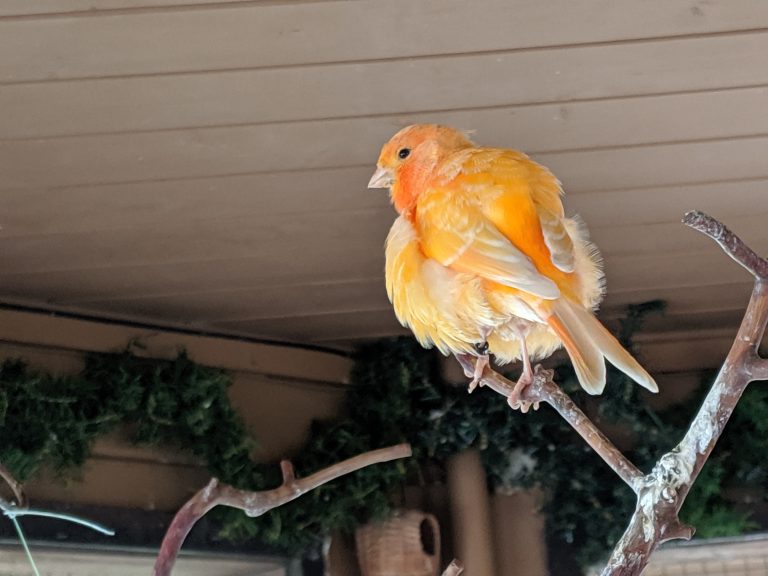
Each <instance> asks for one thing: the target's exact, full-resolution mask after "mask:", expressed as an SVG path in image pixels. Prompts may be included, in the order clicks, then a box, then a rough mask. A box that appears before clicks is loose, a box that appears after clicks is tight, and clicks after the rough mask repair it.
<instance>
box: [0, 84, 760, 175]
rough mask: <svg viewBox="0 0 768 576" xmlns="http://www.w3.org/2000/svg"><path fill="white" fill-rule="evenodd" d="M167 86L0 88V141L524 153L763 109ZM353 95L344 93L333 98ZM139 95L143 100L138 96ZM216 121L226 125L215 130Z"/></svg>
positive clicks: (362, 154)
mask: <svg viewBox="0 0 768 576" xmlns="http://www.w3.org/2000/svg"><path fill="white" fill-rule="evenodd" d="M153 84H158V85H157V86H154V87H153V86H152V85H153ZM161 84H167V86H166V87H167V88H169V89H170V92H164V91H163V90H161V89H160V88H161V86H160V85H161ZM176 84H177V85H174V82H173V80H172V79H171V81H170V82H169V79H168V78H160V79H157V78H150V79H147V78H141V79H134V80H131V81H123V82H104V81H93V82H56V83H49V84H31V85H20V86H6V87H4V88H3V90H2V91H0V109H3V110H5V111H6V116H5V118H4V120H3V122H2V124H0V140H3V139H17V138H23V139H30V138H46V137H54V136H56V137H58V136H65V135H86V134H94V135H95V134H98V133H103V134H112V133H115V132H132V131H151V130H164V131H165V130H179V133H182V134H183V132H181V130H184V129H190V128H200V127H210V128H211V129H210V130H200V131H197V130H196V131H194V132H192V133H190V136H189V139H190V140H193V139H195V138H199V139H203V141H204V140H205V139H207V140H210V141H211V142H222V141H225V140H227V139H229V140H232V141H234V142H237V141H238V140H242V139H247V146H248V152H249V153H250V154H252V155H253V156H256V157H259V158H263V159H265V161H268V160H270V159H274V158H276V157H280V156H282V157H288V158H293V159H294V160H295V159H297V158H310V159H312V161H313V163H315V164H317V163H318V162H325V163H327V164H331V165H338V164H350V163H364V162H368V161H370V158H371V156H374V155H375V154H376V152H377V151H378V149H379V147H380V146H381V144H382V142H384V141H385V140H386V139H388V138H389V136H390V135H391V134H392V133H393V132H394V131H396V130H398V129H399V128H400V127H402V126H404V125H406V124H410V123H416V122H434V123H442V124H448V125H451V126H457V127H461V128H463V129H471V130H474V131H475V134H476V136H475V137H476V139H477V140H479V141H480V142H482V143H484V144H487V145H499V146H507V147H518V148H523V149H525V150H527V151H530V152H533V151H536V152H544V151H549V150H565V149H572V148H594V147H606V146H615V145H631V144H647V143H656V142H664V141H680V140H695V139H704V138H719V137H727V136H738V135H743V134H756V133H761V132H763V133H764V132H766V131H768V120H766V119H765V118H764V115H756V114H754V110H755V109H759V108H762V107H765V106H766V105H768V88H766V87H755V88H737V89H725V90H714V91H708V92H693V93H677V94H666V95H660V96H640V97H628V98H619V99H614V100H597V101H579V102H563V103H557V104H537V105H523V106H502V107H494V108H490V109H487V108H486V109H483V108H479V109H470V110H459V111H442V112H415V113H394V114H389V115H384V116H377V117H361V118H347V119H335V120H334V119H329V120H316V121H309V120H307V121H300V122H296V123H293V122H291V123H287V124H269V123H267V124H262V125H258V124H257V125H253V124H254V123H259V122H263V118H264V109H262V108H258V107H256V106H254V105H253V102H252V99H251V98H250V95H249V94H248V90H247V89H246V90H243V86H242V85H240V84H237V85H233V86H231V87H228V88H227V90H226V93H227V94H229V95H230V97H227V98H220V97H219V98H216V97H211V98H208V97H205V98H200V97H197V95H196V94H195V93H194V89H193V90H192V91H190V90H187V89H186V88H185V86H184V84H185V82H183V81H177V82H176ZM354 96H355V94H354V91H350V93H349V94H347V95H340V99H344V98H349V99H353V98H354ZM146 97H150V98H152V100H151V101H146V102H144V101H142V100H143V99H144V98H146ZM242 124H246V125H245V126H243V125H242ZM222 126H229V127H231V128H233V129H232V130H221V129H216V127H222ZM173 136H176V137H177V138H178V133H170V134H169V137H173ZM73 142H88V140H74V141H73ZM125 142H127V144H126V145H130V143H131V142H132V140H130V139H128V140H125ZM139 142H141V140H139ZM351 142H354V143H355V146H350V143H351ZM374 157H375V156H374Z"/></svg>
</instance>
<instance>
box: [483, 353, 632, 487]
mask: <svg viewBox="0 0 768 576" xmlns="http://www.w3.org/2000/svg"><path fill="white" fill-rule="evenodd" d="M552 376H553V372H552V371H551V370H543V369H542V368H541V366H536V373H535V374H534V378H533V383H532V384H531V385H530V386H527V387H526V388H525V389H524V390H523V392H522V393H521V394H520V400H521V401H522V403H523V405H526V404H527V405H530V404H533V405H536V404H537V403H539V402H546V403H547V404H549V405H550V406H552V407H553V408H554V409H555V410H557V412H558V413H559V414H560V416H562V417H563V418H564V419H565V420H566V421H567V422H568V423H569V424H570V425H571V426H572V427H573V429H574V430H576V432H578V433H579V435H580V436H581V437H582V438H584V440H585V441H586V442H587V444H589V445H590V446H591V447H592V449H593V450H594V451H595V452H597V453H598V454H599V455H600V457H601V458H602V459H603V460H605V462H606V463H607V464H608V465H609V466H610V467H611V468H612V469H613V471H614V472H616V474H618V475H619V476H620V477H621V479H622V480H624V482H626V483H627V484H628V485H629V487H630V488H632V490H634V491H635V492H637V491H638V490H639V489H640V485H641V482H642V479H643V473H642V472H640V470H638V469H637V467H636V466H635V465H634V464H632V462H630V461H629V460H628V459H627V457H626V456H624V454H622V453H621V452H620V451H619V449H618V448H616V446H614V445H613V443H612V442H611V441H610V440H609V439H608V438H607V437H606V436H605V434H603V433H602V432H601V431H600V430H599V429H598V428H597V426H595V424H594V423H593V422H592V421H591V420H590V419H589V418H587V416H586V415H585V414H584V412H582V411H581V409H580V408H579V407H578V406H576V404H574V403H573V400H571V399H570V398H569V397H568V395H567V394H566V393H565V392H563V391H562V389H561V388H560V386H558V385H557V384H556V383H555V382H554V380H552ZM480 384H481V385H482V386H488V388H490V389H491V390H493V391H495V392H497V393H499V394H501V395H502V396H506V397H507V398H509V397H510V395H511V394H512V390H513V389H514V386H515V385H514V382H511V381H510V380H508V379H507V378H504V376H502V375H501V374H499V373H498V372H495V371H494V370H491V369H490V368H486V370H485V372H483V376H482V377H481V379H480Z"/></svg>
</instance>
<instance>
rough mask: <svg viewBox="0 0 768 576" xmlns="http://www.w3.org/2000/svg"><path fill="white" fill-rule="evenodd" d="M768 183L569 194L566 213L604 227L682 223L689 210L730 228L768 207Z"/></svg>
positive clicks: (766, 180) (589, 224) (763, 180)
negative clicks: (715, 218) (735, 220)
mask: <svg viewBox="0 0 768 576" xmlns="http://www.w3.org/2000/svg"><path fill="white" fill-rule="evenodd" d="M766 197H768V179H757V180H743V181H739V180H734V181H730V182H702V183H698V184H689V185H685V184H680V185H672V186H661V187H658V188H647V189H630V190H610V191H604V192H588V191H582V192H580V193H573V191H571V193H569V194H566V196H565V205H566V213H568V214H573V213H578V214H580V215H582V216H583V217H584V219H585V221H586V222H587V226H588V227H589V228H590V229H592V228H595V227H600V226H623V225H638V224H654V223H658V222H670V223H671V222H674V223H679V222H680V220H681V219H682V216H683V214H685V213H686V212H688V211H689V210H694V209H695V210H703V211H705V212H707V213H709V214H712V215H713V216H716V217H717V218H719V219H721V220H723V221H724V222H725V223H726V224H730V223H731V220H732V219H733V218H737V217H739V216H747V215H749V214H753V213H754V212H755V210H758V211H762V210H764V209H765V208H766V207H768V203H766Z"/></svg>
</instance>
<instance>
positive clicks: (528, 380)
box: [507, 362, 539, 414]
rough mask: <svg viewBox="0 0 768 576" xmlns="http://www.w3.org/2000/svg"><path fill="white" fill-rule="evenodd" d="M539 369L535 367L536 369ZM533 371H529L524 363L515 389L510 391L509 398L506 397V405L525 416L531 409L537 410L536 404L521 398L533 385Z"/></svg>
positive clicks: (529, 366) (528, 367) (529, 367)
mask: <svg viewBox="0 0 768 576" xmlns="http://www.w3.org/2000/svg"><path fill="white" fill-rule="evenodd" d="M538 368H539V367H538V366H537V369H538ZM533 377H534V371H533V370H532V369H531V365H530V363H528V362H526V363H525V365H524V367H523V373H522V374H521V375H520V378H518V379H517V382H516V383H515V387H514V388H513V389H512V392H511V393H510V395H509V397H507V403H508V404H509V406H510V407H511V408H513V409H514V410H517V409H518V408H519V409H520V412H522V413H523V414H526V413H527V412H528V410H530V409H531V407H533V409H534V410H538V409H539V403H538V402H530V401H527V400H523V399H522V398H521V396H522V393H523V391H524V390H525V389H526V388H528V386H530V385H531V384H533Z"/></svg>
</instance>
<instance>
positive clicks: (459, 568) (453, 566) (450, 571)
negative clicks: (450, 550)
mask: <svg viewBox="0 0 768 576" xmlns="http://www.w3.org/2000/svg"><path fill="white" fill-rule="evenodd" d="M462 572H464V565H463V564H462V563H461V562H459V561H458V560H456V559H455V558H454V559H453V560H452V561H451V563H450V564H448V567H447V568H446V569H445V571H444V572H443V576H459V574H461V573H462Z"/></svg>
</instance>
